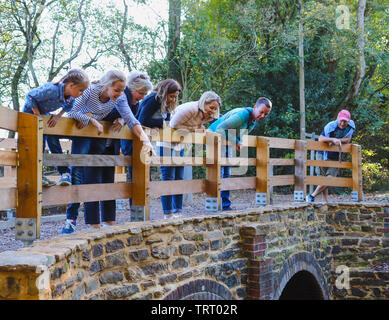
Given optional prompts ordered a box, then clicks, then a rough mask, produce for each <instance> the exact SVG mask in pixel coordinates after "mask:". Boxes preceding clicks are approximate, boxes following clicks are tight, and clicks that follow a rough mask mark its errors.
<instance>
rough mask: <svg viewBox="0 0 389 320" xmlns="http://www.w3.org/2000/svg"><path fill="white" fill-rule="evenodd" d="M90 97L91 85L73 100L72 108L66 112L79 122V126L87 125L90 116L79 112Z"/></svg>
mask: <svg viewBox="0 0 389 320" xmlns="http://www.w3.org/2000/svg"><path fill="white" fill-rule="evenodd" d="M90 97H91V87H89V88H87V89H86V90H85V91H84V93H83V94H82V95H81V96H79V97H78V98H77V99H75V101H74V105H73V107H72V109H71V110H70V111H69V112H68V115H69V117H70V118H73V119H75V120H77V121H79V122H80V123H81V125H82V126H81V125H80V127H85V126H87V125H89V121H90V120H91V119H92V117H91V116H90V115H88V114H84V113H82V112H81V110H82V108H83V107H84V106H86V104H87V102H88V100H89V99H90Z"/></svg>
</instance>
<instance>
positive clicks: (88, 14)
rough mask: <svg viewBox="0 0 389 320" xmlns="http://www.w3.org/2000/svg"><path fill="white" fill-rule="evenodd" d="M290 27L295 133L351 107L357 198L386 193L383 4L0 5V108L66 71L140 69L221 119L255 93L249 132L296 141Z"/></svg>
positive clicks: (388, 34)
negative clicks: (267, 108) (255, 117)
mask: <svg viewBox="0 0 389 320" xmlns="http://www.w3.org/2000/svg"><path fill="white" fill-rule="evenodd" d="M158 2H159V4H158ZM161 3H162V6H160V4H161ZM157 4H158V5H157ZM134 8H137V10H139V9H140V10H142V8H143V9H144V11H145V12H146V9H148V10H151V11H149V12H152V13H153V14H152V15H150V16H149V18H150V17H151V19H150V20H151V22H150V23H148V24H147V23H146V24H145V23H142V22H139V19H138V20H137V19H136V17H134V16H133V15H132V13H133V10H134ZM161 8H162V9H161ZM163 10H165V11H166V12H163ZM138 12H139V11H138ZM299 23H301V24H302V26H303V29H302V30H303V37H304V41H303V44H304V74H305V82H304V83H305V118H306V132H307V133H312V132H314V133H316V134H320V133H321V131H322V128H323V127H324V125H325V124H326V123H328V122H329V121H331V120H335V119H336V115H337V113H338V112H339V111H340V110H341V109H344V108H346V109H348V110H350V112H351V114H352V119H353V120H354V121H355V122H356V126H357V131H356V133H355V136H354V139H353V142H354V143H357V144H360V145H361V146H362V157H363V177H364V180H363V181H364V191H365V192H371V191H377V190H379V191H388V190H389V76H388V75H389V50H388V49H389V0H377V1H372V0H359V1H357V0H343V1H335V0H322V1H308V0H300V1H298V0H245V1H242V0H160V1H155V0H116V1H104V0H81V1H80V0H66V1H65V0H38V1H29V0H0V104H1V105H3V106H6V107H9V108H12V109H14V110H22V108H23V104H24V98H25V95H26V93H27V92H28V91H29V90H31V89H32V88H35V87H38V86H39V85H42V84H44V83H45V82H48V81H53V80H56V79H58V78H59V77H60V76H62V75H63V74H65V73H66V71H67V70H69V69H70V68H74V67H81V68H84V69H85V70H86V71H87V72H88V74H89V75H90V77H91V79H93V80H96V79H98V78H99V77H100V76H101V75H102V74H103V73H104V72H105V71H107V70H109V69H112V68H117V69H121V70H123V71H126V72H129V71H132V70H140V71H146V72H147V73H148V74H149V75H150V77H151V79H152V81H153V83H154V84H156V83H157V82H158V81H161V80H163V79H166V78H170V77H171V78H175V79H176V80H178V81H179V82H180V83H181V85H182V87H183V91H182V94H181V95H180V101H179V102H180V103H183V102H187V101H193V100H197V99H199V97H200V96H201V94H202V93H203V92H204V91H206V90H213V91H215V92H217V93H218V94H219V95H220V96H221V98H222V110H221V113H225V112H227V111H228V110H230V109H233V108H236V107H248V106H252V105H253V104H254V103H255V101H256V99H257V98H258V97H260V96H266V97H268V98H270V99H271V100H272V102H273V106H274V108H273V111H272V112H271V114H270V116H269V117H268V119H267V120H266V121H263V123H261V126H260V128H259V130H258V132H256V133H257V134H260V135H264V136H271V137H283V138H291V139H295V138H297V139H299V138H300V107H299V106H300V98H299V61H300V60H299ZM287 156H288V155H287ZM290 156H293V155H290ZM281 170H285V169H281ZM194 174H195V175H196V174H201V173H199V172H196V171H195V172H194Z"/></svg>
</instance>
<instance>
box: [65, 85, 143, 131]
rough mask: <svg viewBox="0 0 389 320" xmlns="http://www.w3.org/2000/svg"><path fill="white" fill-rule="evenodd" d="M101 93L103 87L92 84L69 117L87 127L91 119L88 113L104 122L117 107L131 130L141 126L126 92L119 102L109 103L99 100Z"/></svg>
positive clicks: (109, 101)
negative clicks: (129, 103)
mask: <svg viewBox="0 0 389 320" xmlns="http://www.w3.org/2000/svg"><path fill="white" fill-rule="evenodd" d="M101 91H102V87H101V86H100V85H98V84H92V85H91V86H90V87H89V88H87V89H86V90H85V91H84V94H83V95H82V96H80V97H78V98H77V99H76V101H75V103H74V106H73V108H72V110H71V111H70V112H69V113H68V115H69V117H71V118H74V119H76V120H78V121H80V122H81V123H82V124H84V125H85V126H87V125H88V124H89V121H90V119H91V117H89V116H87V115H86V113H88V112H90V113H92V114H93V118H94V119H96V120H103V119H104V118H105V117H106V116H107V115H108V114H109V113H110V112H111V111H112V109H113V108H115V106H116V109H117V110H118V111H119V113H120V116H121V117H122V118H123V120H124V122H125V123H126V124H127V125H128V127H129V128H130V129H131V130H132V128H133V127H134V126H135V125H137V124H139V125H140V123H139V121H138V120H136V119H135V117H134V114H133V113H132V111H131V108H130V106H129V105H128V102H127V98H126V95H125V94H124V92H123V93H122V95H121V96H120V97H119V98H118V100H117V101H113V100H112V99H109V100H108V101H107V102H101V101H100V99H99V96H100V93H101Z"/></svg>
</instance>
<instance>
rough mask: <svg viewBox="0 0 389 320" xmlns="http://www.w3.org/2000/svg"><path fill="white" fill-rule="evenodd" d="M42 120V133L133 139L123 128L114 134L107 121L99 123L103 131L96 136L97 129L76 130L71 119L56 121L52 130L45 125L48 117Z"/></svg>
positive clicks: (127, 130) (127, 129) (91, 127)
mask: <svg viewBox="0 0 389 320" xmlns="http://www.w3.org/2000/svg"><path fill="white" fill-rule="evenodd" d="M41 117H42V119H43V133H44V134H52V135H60V136H70V137H93V138H111V139H129V140H131V139H132V138H133V134H132V132H131V130H130V129H129V128H128V127H127V126H124V127H123V128H122V130H120V132H114V131H113V130H112V123H111V122H108V121H100V123H101V124H102V125H103V127H104V131H103V133H102V134H101V135H99V136H98V135H97V129H96V127H94V126H93V125H91V124H89V126H87V127H84V128H82V129H77V127H76V124H77V121H76V120H74V119H71V118H66V117H62V118H60V119H59V120H58V122H57V124H56V126H55V127H54V128H50V127H49V126H48V124H47V121H48V120H49V118H50V117H49V116H41Z"/></svg>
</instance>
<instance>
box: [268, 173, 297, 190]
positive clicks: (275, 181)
mask: <svg viewBox="0 0 389 320" xmlns="http://www.w3.org/2000/svg"><path fill="white" fill-rule="evenodd" d="M269 184H270V185H271V186H273V187H276V186H288V185H293V184H295V176H294V175H292V174H290V175H279V176H271V177H269Z"/></svg>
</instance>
